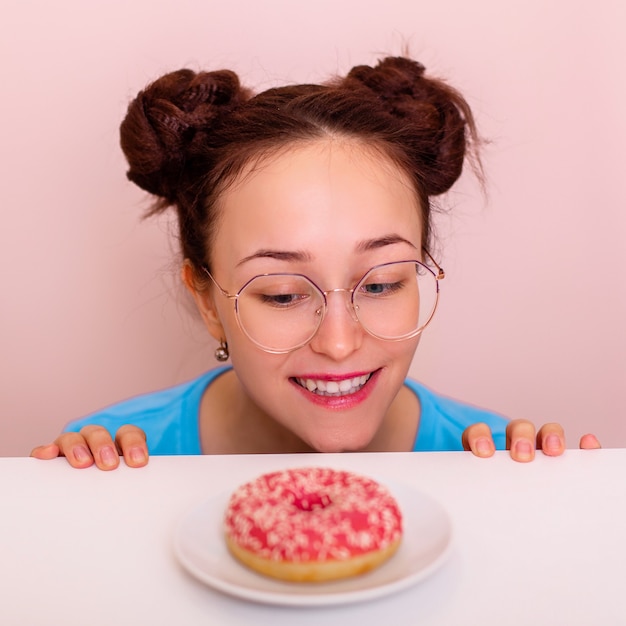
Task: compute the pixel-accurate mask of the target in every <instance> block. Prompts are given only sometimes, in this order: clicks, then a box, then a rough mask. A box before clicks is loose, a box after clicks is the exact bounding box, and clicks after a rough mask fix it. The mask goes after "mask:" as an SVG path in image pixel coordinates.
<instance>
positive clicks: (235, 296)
mask: <svg viewBox="0 0 626 626" xmlns="http://www.w3.org/2000/svg"><path fill="white" fill-rule="evenodd" d="M422 251H423V252H424V254H425V255H426V256H427V257H428V260H429V261H430V262H431V263H432V265H433V266H434V268H435V270H436V272H435V271H434V270H433V268H431V267H429V266H428V265H425V264H424V263H423V262H422V261H417V260H415V259H404V260H402V261H391V262H390V263H381V264H379V265H375V266H374V267H371V268H370V269H368V270H367V272H365V274H363V276H362V277H361V278H360V279H359V280H358V281H357V282H356V284H355V286H354V287H352V289H346V288H344V287H338V288H337V289H327V290H326V291H325V290H323V289H322V288H321V287H319V286H318V285H317V284H316V283H315V282H313V281H312V280H311V279H310V278H309V277H308V276H305V275H304V274H297V273H296V274H294V276H301V277H302V278H304V279H306V280H307V281H308V282H310V283H311V284H312V285H313V286H314V287H315V288H316V289H317V290H318V291H319V292H320V293H321V294H322V296H323V307H322V312H321V315H320V318H319V322H318V324H317V326H316V327H315V330H314V331H313V332H312V333H311V334H310V335H309V337H308V338H307V339H306V340H304V341H301V342H300V343H298V344H297V345H296V346H293V347H291V348H286V349H277V348H268V347H267V346H264V345H263V344H262V343H259V342H258V341H257V340H256V339H255V338H254V337H251V336H250V334H249V333H248V331H247V330H246V328H245V327H244V325H243V324H242V323H241V319H240V317H239V306H238V302H239V297H240V295H241V293H242V292H243V291H244V289H245V288H246V287H247V286H248V285H249V284H250V283H251V282H252V281H253V280H255V279H257V278H259V277H261V276H271V275H272V273H267V274H258V275H256V276H253V277H252V278H250V279H249V280H247V281H246V282H245V283H244V285H243V286H242V287H241V288H240V289H239V291H237V293H228V291H226V290H225V289H223V288H222V287H221V285H220V284H219V283H218V282H217V280H215V278H214V277H213V275H212V274H211V272H209V270H208V268H207V267H205V266H203V267H202V270H203V271H204V273H205V274H206V275H207V276H208V277H209V278H210V279H211V281H212V282H213V284H214V285H215V286H216V287H217V288H218V290H219V291H220V293H221V294H222V295H223V296H224V297H225V298H228V299H229V300H233V301H234V307H235V318H236V320H237V325H238V326H239V329H240V330H241V332H243V334H244V335H245V336H246V337H248V339H249V340H250V341H251V342H252V343H253V344H255V345H256V346H257V347H259V348H260V349H261V350H263V351H264V352H268V353H270V354H288V353H289V352H293V351H294V350H298V349H299V348H302V347H303V346H306V344H307V343H309V342H310V341H311V340H312V339H313V337H315V335H316V334H317V331H318V330H319V329H320V326H321V325H322V322H323V321H324V318H325V317H326V312H327V310H328V300H327V296H328V294H331V293H337V292H344V293H346V294H349V295H350V308H351V311H352V317H353V319H354V320H355V321H356V322H357V323H358V324H359V325H360V326H361V328H362V329H363V330H364V331H365V332H366V333H367V334H368V335H371V336H372V337H375V338H376V339H381V340H382V341H405V340H406V339H412V338H414V337H417V336H418V335H419V334H421V333H422V331H423V330H424V329H425V328H426V327H427V326H428V324H429V323H430V322H431V320H432V319H433V317H434V315H435V311H436V310H437V304H438V302H439V281H440V280H443V279H444V278H445V277H446V274H445V272H444V270H443V268H442V267H441V266H440V265H439V264H438V263H437V262H436V261H435V259H433V257H432V256H431V255H430V253H429V252H428V250H426V249H425V248H423V249H422ZM406 262H413V263H418V264H419V265H421V266H422V267H423V268H425V269H426V270H427V271H428V272H430V273H431V274H432V275H433V277H434V279H435V287H436V294H435V302H434V305H433V310H432V311H431V313H430V315H429V317H428V319H427V320H426V321H425V322H424V323H423V324H422V325H421V326H419V327H418V328H416V329H415V330H414V331H412V332H410V333H408V334H406V335H402V336H401V337H394V338H391V339H390V338H389V337H381V336H379V335H377V334H376V333H374V332H372V331H371V330H369V328H367V326H365V325H363V323H362V322H361V320H360V319H359V316H358V313H357V308H358V307H356V306H355V304H354V291H355V289H356V288H357V287H358V286H359V285H360V284H361V282H362V281H363V279H364V278H365V277H366V276H367V274H369V273H370V272H371V271H372V270H373V269H375V268H376V267H381V266H385V265H390V264H391V263H406ZM280 274H289V272H280Z"/></svg>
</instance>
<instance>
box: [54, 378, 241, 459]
mask: <svg viewBox="0 0 626 626" xmlns="http://www.w3.org/2000/svg"><path fill="white" fill-rule="evenodd" d="M228 369H230V368H229V367H221V368H217V369H214V370H211V371H209V372H205V373H204V374H202V375H200V376H198V377H197V378H194V379H193V380H190V381H187V382H184V383H181V384H179V385H175V386H173V387H168V388H166V389H161V390H159V391H153V392H150V393H145V394H141V395H137V396H134V397H132V398H129V399H127V400H124V401H122V402H118V403H116V404H112V405H111V406H108V407H106V408H104V409H101V410H99V411H96V412H94V413H91V414H89V415H87V416H85V417H83V418H80V419H77V420H73V421H71V422H70V423H69V424H67V426H66V427H65V428H64V431H65V432H78V431H79V430H80V429H81V428H83V426H87V425H90V424H96V425H98V426H104V428H106V429H107V430H108V431H109V432H110V433H111V436H112V437H115V433H116V432H117V430H118V428H119V427H120V426H123V425H124V424H133V425H134V426H138V427H139V428H141V429H142V430H144V431H145V433H146V436H147V438H148V445H149V449H150V453H151V454H155V453H157V454H170V453H171V454H175V453H177V446H178V445H179V444H176V445H175V446H174V448H173V449H172V450H170V449H169V448H167V449H166V450H165V449H164V450H165V451H162V450H160V447H159V446H161V444H163V445H165V443H164V442H165V441H171V440H176V441H180V440H181V438H185V437H186V434H185V433H186V432H190V433H193V435H190V437H188V439H189V441H192V442H195V440H196V439H197V424H198V411H199V407H200V401H201V399H202V394H203V393H204V391H205V389H206V388H207V386H208V385H209V384H211V382H212V381H213V380H215V378H217V377H218V376H219V375H220V374H222V373H223V372H225V371H227V370H228ZM167 445H169V444H167ZM180 445H182V444H180ZM183 447H184V448H185V449H187V448H188V446H183ZM194 447H195V443H194V444H193V445H192V448H194ZM178 453H181V452H178Z"/></svg>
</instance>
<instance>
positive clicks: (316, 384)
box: [296, 374, 370, 396]
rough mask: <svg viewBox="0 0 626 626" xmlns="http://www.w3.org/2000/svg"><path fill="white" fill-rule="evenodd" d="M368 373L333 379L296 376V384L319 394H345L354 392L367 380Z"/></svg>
mask: <svg viewBox="0 0 626 626" xmlns="http://www.w3.org/2000/svg"><path fill="white" fill-rule="evenodd" d="M369 377H370V374H365V375H364V376H355V377H354V378H345V379H344V380H341V381H339V382H337V381H335V380H314V379H312V378H296V380H297V382H298V384H300V385H301V386H302V387H305V388H306V389H308V390H309V391H311V392H312V393H315V394H317V395H319V396H347V395H350V394H352V393H356V392H357V391H358V390H359V389H361V387H363V385H364V384H365V383H366V382H367V381H368V380H369Z"/></svg>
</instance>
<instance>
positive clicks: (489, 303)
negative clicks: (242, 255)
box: [0, 0, 626, 455]
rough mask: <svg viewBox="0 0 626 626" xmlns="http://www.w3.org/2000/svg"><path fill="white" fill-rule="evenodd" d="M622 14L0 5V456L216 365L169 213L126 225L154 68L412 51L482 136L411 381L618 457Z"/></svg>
mask: <svg viewBox="0 0 626 626" xmlns="http://www.w3.org/2000/svg"><path fill="white" fill-rule="evenodd" d="M625 6H626V5H625V4H624V3H623V2H622V0H613V1H611V0H600V1H599V2H580V1H578V0H567V1H566V0H557V1H555V2H545V0H525V1H523V2H522V1H521V0H520V1H510V2H499V1H497V0H474V1H472V2H467V1H466V0H436V1H435V0H431V1H430V2H419V1H415V0H385V2H383V3H380V2H369V1H368V0H359V1H357V0H349V1H345V2H342V1H340V0H315V2H310V3H306V4H305V3H304V2H298V1H296V0H264V1H263V2H254V1H252V0H248V1H246V0H230V1H229V2H220V3H217V2H211V1H210V0H159V1H155V0H108V1H106V2H105V1H104V0H102V1H100V2H99V1H95V0H94V1H87V0H59V1H57V2H48V1H47V0H30V1H29V0H4V2H3V11H2V13H3V15H2V18H1V19H0V64H1V65H2V73H1V77H2V97H1V99H0V125H1V137H2V141H1V142H0V163H1V169H0V185H1V189H0V199H1V202H2V213H1V215H2V218H1V220H2V221H1V224H2V225H1V227H0V273H1V291H0V293H1V296H0V297H1V303H0V304H1V306H0V354H1V357H0V358H1V362H0V368H1V370H0V455H25V454H28V452H29V451H30V449H31V448H32V447H33V446H34V445H36V444H39V443H44V442H48V441H50V440H52V438H53V437H54V436H55V435H56V433H58V431H59V430H60V429H61V427H62V425H63V424H64V423H65V422H66V421H68V420H69V419H72V418H74V417H78V416H80V415H83V414H85V413H87V412H90V411H92V410H94V409H96V408H99V407H101V406H103V405H106V404H109V403H112V402H114V401H116V400H119V399H122V398H125V397H128V396H130V395H133V394H136V393H139V392H143V391H149V390H152V389H156V388H160V387H164V386H167V385H171V384H173V383H177V382H179V381H183V380H186V379H188V378H190V377H191V376H193V375H195V374H196V373H198V372H200V371H202V370H203V369H205V368H207V367H212V366H213V365H215V361H214V360H213V356H212V352H213V345H212V343H211V341H209V339H208V337H207V335H206V334H205V332H204V330H203V329H202V328H201V327H200V325H199V323H198V321H197V319H196V317H195V316H194V315H193V314H192V313H190V308H189V305H188V302H187V300H186V298H185V297H184V296H183V293H182V291H181V288H180V287H179V281H178V265H177V263H178V261H177V256H176V245H175V241H173V240H172V238H171V237H170V233H171V232H172V231H173V228H172V224H171V221H169V220H168V219H166V218H160V219H154V220H150V221H144V222H142V221H141V220H140V216H141V213H142V210H143V209H144V208H145V207H146V206H147V200H146V197H145V195H144V194H143V193H142V192H140V191H139V190H138V189H136V188H135V187H134V186H132V185H131V184H130V183H128V182H127V181H126V179H125V164H124V161H123V157H122V154H121V151H120V149H119V147H118V126H119V123H120V121H121V119H122V117H123V114H124V111H125V109H126V106H127V103H128V101H129V99H130V98H131V97H132V96H134V95H135V93H136V92H137V91H138V90H139V89H141V88H142V87H143V86H144V85H145V84H146V83H147V82H149V81H150V80H152V79H154V78H156V77H157V76H159V75H160V74H162V73H164V72H166V71H169V70H173V69H178V68H179V67H183V66H188V67H191V68H192V69H201V68H202V69H219V68H223V67H228V68H231V69H234V70H236V71H238V72H239V73H240V75H241V77H242V80H243V81H244V82H245V83H247V84H249V85H250V86H253V87H256V88H265V87H269V86H272V85H273V84H275V83H276V82H285V81H297V82H305V81H315V80H319V79H324V78H326V77H327V75H328V74H329V73H331V72H334V71H335V70H337V71H345V70H346V69H348V68H349V67H351V66H352V65H353V64H357V63H363V62H366V63H369V62H373V61H375V59H376V58H377V57H378V56H379V54H382V53H393V54H395V53H399V52H400V51H401V50H402V45H403V43H404V42H408V43H409V45H410V48H411V52H412V54H413V55H414V56H415V57H417V58H418V59H420V60H421V61H422V62H423V63H424V64H425V65H426V66H427V67H428V68H429V69H430V70H431V72H433V73H436V74H439V75H441V76H443V77H446V78H448V79H449V80H450V82H452V83H453V84H454V85H456V86H457V87H459V88H460V89H461V90H462V91H463V92H464V93H465V94H466V96H467V98H468V99H469V101H470V103H471V105H472V106H473V108H474V110H475V112H476V115H477V117H478V121H479V124H480V128H481V130H482V132H483V134H485V135H486V136H487V137H488V138H490V139H491V144H490V146H489V147H488V149H487V151H486V152H485V165H486V170H487V176H488V183H489V185H488V194H487V196H486V197H485V196H483V195H482V194H481V191H480V188H479V186H478V185H477V184H476V182H475V181H474V180H473V179H472V178H471V176H466V177H465V178H464V179H463V180H462V181H461V184H460V186H459V187H457V188H456V191H454V192H453V193H452V194H450V195H449V197H448V198H447V200H446V201H445V202H444V206H445V208H446V211H447V212H446V213H445V215H444V216H443V217H442V218H441V219H440V220H439V228H438V233H439V249H438V250H436V252H437V256H438V258H439V259H440V261H441V264H442V265H443V266H444V268H445V269H446V271H447V274H448V276H447V278H446V279H445V281H444V282H443V284H442V288H443V294H442V301H441V308H440V309H439V311H438V314H437V317H436V320H435V322H434V323H433V325H432V327H431V328H430V329H429V330H428V331H427V333H426V335H425V336H424V338H423V340H422V345H421V346H420V349H419V351H418V354H417V357H416V360H415V363H414V366H413V370H412V371H413V374H414V375H415V376H416V377H418V378H420V379H421V380H423V381H424V382H425V383H427V384H429V385H431V386H432V387H434V388H435V389H437V390H438V391H440V392H443V393H446V394H449V395H452V396H456V397H459V398H462V399H465V400H467V401H470V402H473V403H476V404H480V405H483V406H487V407H490V408H492V409H495V410H498V411H501V412H503V413H505V414H507V415H508V416H510V417H512V418H519V417H526V418H529V419H531V420H533V421H536V422H545V421H560V422H562V423H563V424H564V425H565V426H566V427H567V432H568V434H569V441H570V444H571V445H573V444H575V440H576V439H577V438H578V437H579V436H580V435H581V434H582V433H584V432H587V431H595V432H596V433H597V434H598V435H599V436H600V437H601V439H602V440H603V443H604V444H605V445H606V446H609V447H613V446H623V445H625V444H626V420H625V418H626V401H625V400H624V388H625V387H626V330H625V329H626V325H625V321H626V287H625V280H624V276H625V265H626V263H625V260H626V252H625V247H626V246H624V242H625V239H626V211H625V209H626V192H625V186H624V179H625V177H626V167H625V159H624V145H626V123H625V121H624V119H625V115H624V111H626V72H625V71H624V59H625V58H626V44H624V40H623V30H624V25H625V24H626V8H625Z"/></svg>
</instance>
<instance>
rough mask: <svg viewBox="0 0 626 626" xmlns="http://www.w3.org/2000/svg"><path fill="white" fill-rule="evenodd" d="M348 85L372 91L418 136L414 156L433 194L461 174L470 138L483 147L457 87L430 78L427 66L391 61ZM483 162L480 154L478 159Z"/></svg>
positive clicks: (359, 72) (357, 73)
mask: <svg viewBox="0 0 626 626" xmlns="http://www.w3.org/2000/svg"><path fill="white" fill-rule="evenodd" d="M345 85H346V86H349V87H351V88H360V89H363V88H366V89H367V90H369V92H370V93H371V94H374V95H375V96H376V98H377V100H378V101H379V102H380V104H381V106H382V107H383V108H384V109H386V110H387V112H388V113H389V114H390V115H392V116H394V117H396V118H398V119H400V120H401V121H402V123H403V127H404V131H405V132H407V133H411V135H412V136H413V137H414V139H413V140H412V142H411V143H412V144H413V146H414V149H413V153H412V158H413V160H414V162H415V164H416V166H417V168H418V169H419V170H420V171H422V173H423V184H424V187H425V191H426V193H427V194H428V195H438V194H441V193H444V192H445V191H447V190H448V189H449V188H450V187H451V186H452V185H453V184H454V182H455V181H456V180H457V179H458V177H459V176H460V175H461V171H462V169H463V163H464V160H465V156H466V147H467V146H466V143H467V141H466V140H467V139H468V133H469V138H471V139H472V140H474V142H475V143H477V137H476V131H475V128H474V121H473V117H472V113H471V111H470V109H469V106H468V104H467V103H466V102H465V100H464V99H463V97H462V96H461V95H460V94H459V92H457V91H456V90H455V89H454V88H452V87H450V86H449V85H447V84H446V83H444V82H443V81H441V80H438V79H436V78H431V77H428V76H426V75H425V68H424V66H423V65H422V64H421V63H418V62H417V61H413V60H412V59H408V58H405V57H387V58H385V59H382V60H381V61H380V62H379V63H378V64H377V65H376V66H375V67H370V66H367V65H359V66H356V67H354V68H353V69H352V70H351V71H350V72H349V73H348V75H347V76H346V79H345ZM476 158H477V156H476Z"/></svg>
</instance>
